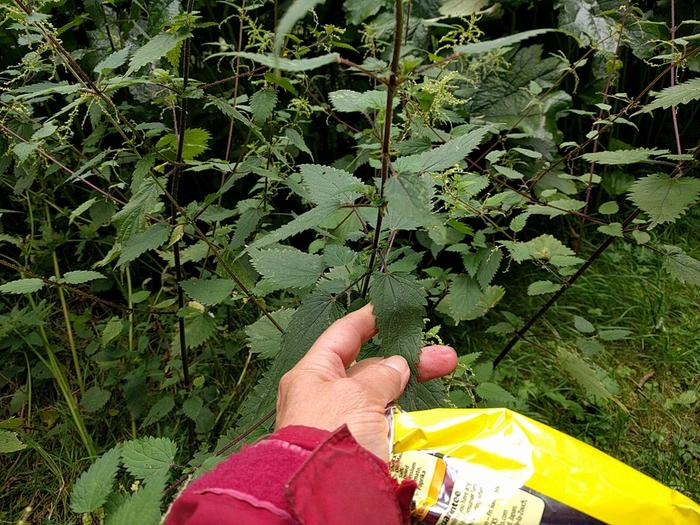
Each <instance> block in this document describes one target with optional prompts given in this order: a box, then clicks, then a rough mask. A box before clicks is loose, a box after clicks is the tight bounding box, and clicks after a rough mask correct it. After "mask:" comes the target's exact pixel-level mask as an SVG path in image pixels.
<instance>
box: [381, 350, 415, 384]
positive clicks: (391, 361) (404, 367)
mask: <svg viewBox="0 0 700 525" xmlns="http://www.w3.org/2000/svg"><path fill="white" fill-rule="evenodd" d="M382 364H384V365H386V366H390V367H391V368H393V369H394V370H396V371H397V372H398V373H400V374H401V378H402V379H403V380H404V381H408V376H409V375H411V370H410V369H409V368H408V363H407V362H406V360H405V359H404V358H403V357H401V356H400V355H392V356H391V357H387V358H386V359H385V360H384V361H382Z"/></svg>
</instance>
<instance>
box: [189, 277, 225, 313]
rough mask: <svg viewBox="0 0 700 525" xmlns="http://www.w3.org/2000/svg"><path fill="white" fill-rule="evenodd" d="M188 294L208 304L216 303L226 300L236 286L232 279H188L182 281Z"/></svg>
mask: <svg viewBox="0 0 700 525" xmlns="http://www.w3.org/2000/svg"><path fill="white" fill-rule="evenodd" d="M181 286H182V289H183V290H185V292H187V295H189V296H190V297H192V299H194V300H195V301H198V302H200V303H202V304H206V305H210V306H213V305H216V304H219V303H221V302H223V301H224V300H226V299H227V298H228V297H229V296H230V295H231V292H232V291H233V289H234V287H235V286H236V282H235V281H233V280H232V279H216V278H215V279H187V280H186V281H182V283H181Z"/></svg>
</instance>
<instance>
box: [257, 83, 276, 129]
mask: <svg viewBox="0 0 700 525" xmlns="http://www.w3.org/2000/svg"><path fill="white" fill-rule="evenodd" d="M276 105H277V93H275V92H274V91H272V90H270V89H263V90H261V91H256V92H255V93H253V96H251V97H250V112H251V113H252V114H253V119H254V120H255V122H256V123H257V124H262V123H263V122H265V121H266V120H267V119H269V118H270V117H271V116H272V111H273V110H274V109H275V106H276Z"/></svg>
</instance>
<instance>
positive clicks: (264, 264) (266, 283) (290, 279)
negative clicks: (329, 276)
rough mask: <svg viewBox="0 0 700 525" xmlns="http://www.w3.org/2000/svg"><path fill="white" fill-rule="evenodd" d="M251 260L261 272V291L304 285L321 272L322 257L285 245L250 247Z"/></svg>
mask: <svg viewBox="0 0 700 525" xmlns="http://www.w3.org/2000/svg"><path fill="white" fill-rule="evenodd" d="M250 258H251V262H252V263H253V266H254V267H255V269H256V270H257V271H258V273H260V275H262V280H261V281H260V282H259V283H258V285H257V288H259V289H260V291H262V292H264V293H270V292H274V291H275V290H280V289H287V288H306V287H307V286H311V285H313V284H314V283H315V282H316V281H318V278H319V277H320V276H321V274H322V273H323V270H324V269H325V265H324V263H323V257H322V256H320V255H316V254H311V253H304V252H302V251H301V250H297V249H296V248H292V247H290V246H284V247H279V248H268V249H264V250H251V251H250Z"/></svg>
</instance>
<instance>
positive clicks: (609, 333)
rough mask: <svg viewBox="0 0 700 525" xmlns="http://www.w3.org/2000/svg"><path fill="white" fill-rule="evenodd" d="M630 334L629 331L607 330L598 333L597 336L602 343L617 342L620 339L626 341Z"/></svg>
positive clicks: (621, 329) (622, 329)
mask: <svg viewBox="0 0 700 525" xmlns="http://www.w3.org/2000/svg"><path fill="white" fill-rule="evenodd" d="M631 333H632V331H631V330H626V329H624V328H611V329H609V330H599V331H598V335H599V336H600V338H601V339H602V340H603V341H619V340H620V339H627V337H629V335H630V334H631Z"/></svg>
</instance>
